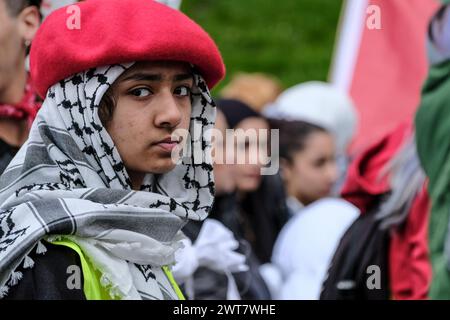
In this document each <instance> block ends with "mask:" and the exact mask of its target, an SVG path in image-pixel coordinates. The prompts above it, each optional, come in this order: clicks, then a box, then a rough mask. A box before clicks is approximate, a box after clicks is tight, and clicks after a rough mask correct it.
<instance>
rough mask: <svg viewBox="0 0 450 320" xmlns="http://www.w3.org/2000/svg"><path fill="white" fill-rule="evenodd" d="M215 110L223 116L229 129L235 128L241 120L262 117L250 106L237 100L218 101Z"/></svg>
mask: <svg viewBox="0 0 450 320" xmlns="http://www.w3.org/2000/svg"><path fill="white" fill-rule="evenodd" d="M216 104H217V108H219V110H220V111H222V113H223V114H224V116H225V118H226V119H227V123H228V125H229V126H230V128H235V127H236V126H237V125H238V124H239V123H240V122H241V121H242V120H244V119H247V118H253V117H256V118H262V115H261V114H259V113H258V112H256V111H255V110H253V109H252V108H251V107H250V106H248V105H247V104H245V103H243V102H242V101H239V100H234V99H218V100H216Z"/></svg>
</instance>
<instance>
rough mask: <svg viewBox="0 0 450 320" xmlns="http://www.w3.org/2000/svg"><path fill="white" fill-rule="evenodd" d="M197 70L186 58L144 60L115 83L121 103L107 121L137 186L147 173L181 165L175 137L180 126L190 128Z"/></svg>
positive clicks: (115, 95)
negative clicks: (174, 158) (174, 156)
mask: <svg viewBox="0 0 450 320" xmlns="http://www.w3.org/2000/svg"><path fill="white" fill-rule="evenodd" d="M193 85H194V83H193V75H192V72H191V69H190V67H189V65H188V64H187V63H183V62H167V61H163V62H139V63H136V64H135V65H134V66H133V67H131V68H130V69H128V70H127V71H126V72H124V73H123V74H122V75H121V76H120V77H119V78H118V79H117V80H116V81H115V82H114V84H113V86H112V87H111V93H112V97H113V100H114V101H115V108H114V112H113V116H112V119H110V120H109V121H107V123H104V125H105V127H106V129H107V131H108V133H109V135H110V136H111V138H112V139H113V141H114V143H115V145H116V146H117V149H118V151H119V154H120V156H121V157H122V160H123V162H124V164H125V167H126V169H127V172H128V174H129V175H130V178H131V181H132V182H133V186H134V185H135V184H136V185H140V183H141V182H142V178H143V176H144V175H145V174H146V173H166V172H168V171H170V170H172V169H173V168H174V167H175V163H174V162H173V161H172V158H171V154H172V150H173V149H174V148H175V147H177V146H178V144H179V143H185V142H184V141H183V142H179V141H174V140H171V134H172V133H173V131H174V130H176V129H185V130H188V129H189V123H190V115H191V108H192V106H191V94H190V93H191V89H192V87H193Z"/></svg>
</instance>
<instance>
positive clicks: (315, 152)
mask: <svg viewBox="0 0 450 320" xmlns="http://www.w3.org/2000/svg"><path fill="white" fill-rule="evenodd" d="M337 178H338V172H337V166H336V160H335V147H334V141H333V138H332V137H331V135H330V134H328V133H325V132H314V133H311V134H310V136H309V137H308V138H307V139H306V141H305V147H304V149H303V150H301V151H298V152H296V153H295V154H294V156H293V161H292V163H288V162H286V161H284V162H283V179H284V180H285V183H286V187H287V192H288V194H289V195H290V196H293V197H295V198H297V199H298V200H299V201H300V202H301V203H302V204H304V205H308V204H310V203H312V202H314V201H316V200H318V199H320V198H323V197H326V196H328V195H329V194H330V192H331V188H332V187H333V185H334V183H335V182H336V180H337Z"/></svg>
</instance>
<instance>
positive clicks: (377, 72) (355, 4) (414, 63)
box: [330, 0, 440, 153]
mask: <svg viewBox="0 0 450 320" xmlns="http://www.w3.org/2000/svg"><path fill="white" fill-rule="evenodd" d="M439 3H440V2H439V1H438V0H347V1H346V3H345V6H344V8H343V13H342V17H341V21H340V28H339V30H340V31H339V34H338V39H337V43H336V49H335V54H334V58H333V65H332V68H331V73H330V82H331V83H333V84H335V85H336V86H337V87H339V88H341V89H344V90H345V91H346V92H348V93H349V94H350V95H351V97H352V98H353V100H354V103H355V105H356V108H357V110H358V112H359V124H358V129H357V132H356V134H355V138H354V141H353V143H352V145H351V150H350V151H351V152H352V153H355V152H358V151H359V150H360V149H361V148H364V147H365V146H366V145H367V144H370V143H371V141H373V140H375V139H377V138H379V137H380V136H381V135H382V134H384V133H386V132H387V131H388V130H390V129H392V128H393V127H395V126H396V125H397V124H399V123H400V122H403V121H406V120H408V119H410V120H411V119H412V117H413V115H414V113H415V110H416V108H417V106H418V104H419V100H420V91H421V87H422V83H423V81H424V80H425V77H426V73H427V60H426V34H427V27H428V22H429V20H430V18H431V16H432V15H433V13H434V12H435V11H436V10H437V9H438V7H439Z"/></svg>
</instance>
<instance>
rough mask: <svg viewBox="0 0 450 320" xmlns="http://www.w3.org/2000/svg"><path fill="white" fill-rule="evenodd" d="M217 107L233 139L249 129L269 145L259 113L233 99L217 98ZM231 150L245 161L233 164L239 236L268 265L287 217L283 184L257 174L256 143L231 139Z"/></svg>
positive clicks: (275, 177)
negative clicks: (232, 140)
mask: <svg viewBox="0 0 450 320" xmlns="http://www.w3.org/2000/svg"><path fill="white" fill-rule="evenodd" d="M217 105H218V108H219V109H220V110H221V111H222V112H223V114H224V115H225V118H226V120H227V122H228V124H229V126H230V128H232V129H234V130H235V136H236V134H237V131H236V130H239V129H240V130H243V132H252V130H253V131H254V132H256V134H257V135H258V143H262V144H263V145H267V146H268V145H269V144H270V141H268V140H267V139H268V132H269V129H270V127H269V123H268V122H267V120H266V119H265V118H264V117H263V116H262V115H261V114H260V113H258V112H256V111H255V110H253V109H252V108H251V107H249V106H248V105H246V104H245V103H243V102H241V101H238V100H234V99H219V100H218V101H217ZM247 130H249V131H247ZM234 148H235V151H237V152H235V153H238V152H240V153H241V154H244V155H245V158H246V161H245V163H234V164H233V167H234V168H233V172H234V177H235V179H234V180H235V184H236V200H237V210H238V211H239V214H238V221H239V229H240V235H241V237H243V238H244V239H246V240H247V241H248V242H249V243H250V245H251V247H252V249H253V252H254V253H255V255H256V256H257V258H258V259H259V262H260V263H265V262H269V261H270V257H271V255H272V250H273V245H274V243H275V240H276V238H277V236H278V233H279V232H280V230H281V228H282V227H283V226H284V224H285V223H286V221H287V220H288V217H289V212H288V209H287V207H286V201H285V198H286V195H285V191H284V187H283V183H282V181H281V178H280V176H279V174H275V175H261V169H262V168H263V166H264V165H263V163H262V162H263V161H262V160H264V159H261V158H260V157H259V156H258V153H259V149H258V145H257V144H254V143H250V141H249V139H245V140H241V141H238V139H235V141H234ZM252 155H253V156H255V155H256V156H257V161H255V163H251V162H250V161H249V159H250V157H251V156H252Z"/></svg>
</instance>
